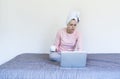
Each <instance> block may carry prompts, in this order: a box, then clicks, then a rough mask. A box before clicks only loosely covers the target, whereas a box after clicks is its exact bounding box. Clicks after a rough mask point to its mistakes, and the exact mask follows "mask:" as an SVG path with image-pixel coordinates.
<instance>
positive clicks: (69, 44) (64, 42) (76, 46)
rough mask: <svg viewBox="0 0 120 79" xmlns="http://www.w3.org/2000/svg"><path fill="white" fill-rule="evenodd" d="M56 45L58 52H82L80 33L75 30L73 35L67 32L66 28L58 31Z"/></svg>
mask: <svg viewBox="0 0 120 79" xmlns="http://www.w3.org/2000/svg"><path fill="white" fill-rule="evenodd" d="M54 45H55V46H56V48H57V52H61V51H75V50H76V51H80V50H81V40H80V33H79V32H78V31H77V30H75V31H74V32H73V33H72V34H69V33H67V32H66V28H64V29H61V30H60V31H58V33H57V35H56V39H55V43H54Z"/></svg>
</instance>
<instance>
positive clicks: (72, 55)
mask: <svg viewBox="0 0 120 79" xmlns="http://www.w3.org/2000/svg"><path fill="white" fill-rule="evenodd" d="M86 60H87V53H86V52H85V51H63V52H61V62H60V65H61V67H67V68H68V67H69V68H80V67H85V66H86Z"/></svg>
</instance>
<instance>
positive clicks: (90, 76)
mask: <svg viewBox="0 0 120 79" xmlns="http://www.w3.org/2000/svg"><path fill="white" fill-rule="evenodd" d="M0 79H120V54H88V57H87V66H86V67H84V68H62V67H60V63H59V62H53V61H50V60H49V55H48V54H34V53H24V54H20V55H18V56H16V57H15V58H13V59H11V60H10V61H8V62H6V63H4V64H2V65H1V66H0Z"/></svg>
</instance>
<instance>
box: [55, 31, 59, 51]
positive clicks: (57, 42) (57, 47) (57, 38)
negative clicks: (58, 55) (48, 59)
mask: <svg viewBox="0 0 120 79" xmlns="http://www.w3.org/2000/svg"><path fill="white" fill-rule="evenodd" d="M60 40H61V38H60V32H57V34H56V38H55V42H54V45H55V46H56V49H57V52H58V51H59V46H60Z"/></svg>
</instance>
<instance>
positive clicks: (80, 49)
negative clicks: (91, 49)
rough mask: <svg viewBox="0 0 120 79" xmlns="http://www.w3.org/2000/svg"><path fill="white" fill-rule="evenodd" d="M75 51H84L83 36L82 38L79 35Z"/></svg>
mask: <svg viewBox="0 0 120 79" xmlns="http://www.w3.org/2000/svg"><path fill="white" fill-rule="evenodd" d="M75 50H77V51H82V36H81V34H80V33H78V38H77V41H76V46H75Z"/></svg>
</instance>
